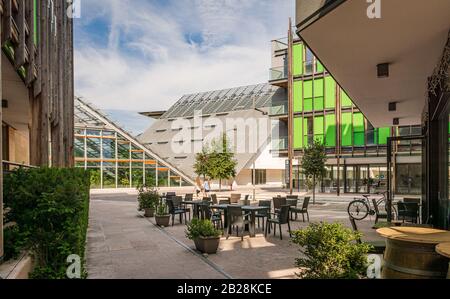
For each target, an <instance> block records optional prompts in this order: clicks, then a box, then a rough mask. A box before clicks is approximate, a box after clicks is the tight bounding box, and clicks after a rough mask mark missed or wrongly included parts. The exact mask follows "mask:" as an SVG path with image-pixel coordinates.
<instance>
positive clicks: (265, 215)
mask: <svg viewBox="0 0 450 299" xmlns="http://www.w3.org/2000/svg"><path fill="white" fill-rule="evenodd" d="M258 206H260V207H268V209H267V210H264V211H258V212H257V213H256V214H255V217H256V219H258V227H260V226H261V223H260V221H259V219H261V218H262V229H263V231H264V227H265V225H264V222H265V221H266V218H269V216H270V208H271V206H272V203H271V202H270V200H260V201H259V203H258Z"/></svg>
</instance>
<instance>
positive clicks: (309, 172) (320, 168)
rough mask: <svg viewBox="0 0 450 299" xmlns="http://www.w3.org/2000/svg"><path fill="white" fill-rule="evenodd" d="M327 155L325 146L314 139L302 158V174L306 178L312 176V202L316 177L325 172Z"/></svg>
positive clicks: (314, 201)
mask: <svg viewBox="0 0 450 299" xmlns="http://www.w3.org/2000/svg"><path fill="white" fill-rule="evenodd" d="M326 161H327V155H326V153H325V146H324V145H323V144H322V143H321V142H320V141H318V140H314V142H313V144H310V145H309V146H308V147H307V148H306V149H305V153H304V155H303V158H302V168H303V174H304V175H305V176H306V179H311V178H312V189H313V204H316V179H320V178H322V177H323V176H324V175H325V173H326V169H325V162H326Z"/></svg>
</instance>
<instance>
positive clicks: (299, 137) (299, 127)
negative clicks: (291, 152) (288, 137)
mask: <svg viewBox="0 0 450 299" xmlns="http://www.w3.org/2000/svg"><path fill="white" fill-rule="evenodd" d="M302 147H303V119H302V118H301V117H296V118H294V148H296V149H299V148H302Z"/></svg>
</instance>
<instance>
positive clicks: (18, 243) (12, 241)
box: [3, 225, 28, 261]
mask: <svg viewBox="0 0 450 299" xmlns="http://www.w3.org/2000/svg"><path fill="white" fill-rule="evenodd" d="M27 238H28V236H27V233H26V232H21V231H20V230H19V227H18V226H17V225H13V226H8V227H5V228H4V230H3V239H4V257H3V258H4V259H5V260H6V261H7V260H10V259H16V258H18V257H19V255H20V254H21V252H22V250H24V249H26V246H27Z"/></svg>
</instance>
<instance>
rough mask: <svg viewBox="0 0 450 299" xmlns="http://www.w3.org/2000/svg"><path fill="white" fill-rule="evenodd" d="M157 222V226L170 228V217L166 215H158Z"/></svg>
mask: <svg viewBox="0 0 450 299" xmlns="http://www.w3.org/2000/svg"><path fill="white" fill-rule="evenodd" d="M155 220H156V225H158V226H164V227H167V226H169V223H170V215H165V216H158V215H156V216H155Z"/></svg>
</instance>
